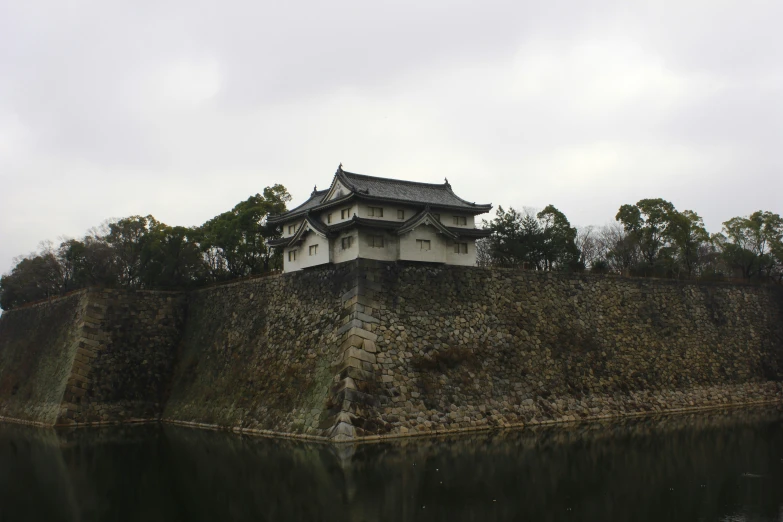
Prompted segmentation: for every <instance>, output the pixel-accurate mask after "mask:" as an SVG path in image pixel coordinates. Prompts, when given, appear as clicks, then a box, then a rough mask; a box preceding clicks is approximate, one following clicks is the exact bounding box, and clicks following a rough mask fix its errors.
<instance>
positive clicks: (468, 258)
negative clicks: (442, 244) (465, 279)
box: [446, 239, 476, 266]
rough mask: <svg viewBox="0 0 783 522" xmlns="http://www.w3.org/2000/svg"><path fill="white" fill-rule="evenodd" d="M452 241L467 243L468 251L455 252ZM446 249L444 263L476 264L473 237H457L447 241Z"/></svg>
mask: <svg viewBox="0 0 783 522" xmlns="http://www.w3.org/2000/svg"><path fill="white" fill-rule="evenodd" d="M454 243H467V244H468V253H467V254H457V253H455V252H454ZM448 245H449V246H448V247H447V250H446V263H448V264H450V265H461V266H476V240H475V239H457V240H456V241H449V242H448Z"/></svg>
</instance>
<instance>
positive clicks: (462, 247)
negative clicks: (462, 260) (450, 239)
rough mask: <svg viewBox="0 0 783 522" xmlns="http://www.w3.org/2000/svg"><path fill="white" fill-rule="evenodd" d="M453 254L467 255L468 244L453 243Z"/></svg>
mask: <svg viewBox="0 0 783 522" xmlns="http://www.w3.org/2000/svg"><path fill="white" fill-rule="evenodd" d="M454 253H455V254H467V253H468V244H467V243H454Z"/></svg>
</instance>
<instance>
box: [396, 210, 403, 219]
mask: <svg viewBox="0 0 783 522" xmlns="http://www.w3.org/2000/svg"><path fill="white" fill-rule="evenodd" d="M397 219H405V211H404V210H398V211H397Z"/></svg>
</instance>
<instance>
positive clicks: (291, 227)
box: [288, 225, 296, 234]
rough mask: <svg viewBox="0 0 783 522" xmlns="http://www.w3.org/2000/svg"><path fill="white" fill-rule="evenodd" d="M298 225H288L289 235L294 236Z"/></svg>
mask: <svg viewBox="0 0 783 522" xmlns="http://www.w3.org/2000/svg"><path fill="white" fill-rule="evenodd" d="M295 227H296V225H288V233H289V234H293V233H294V230H296V228H295Z"/></svg>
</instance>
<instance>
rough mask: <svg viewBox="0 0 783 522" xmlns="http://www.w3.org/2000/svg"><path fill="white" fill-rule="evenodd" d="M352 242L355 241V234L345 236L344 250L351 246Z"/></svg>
mask: <svg viewBox="0 0 783 522" xmlns="http://www.w3.org/2000/svg"><path fill="white" fill-rule="evenodd" d="M351 243H353V236H348V237H344V238H343V241H342V245H343V250H348V249H349V248H351Z"/></svg>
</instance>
